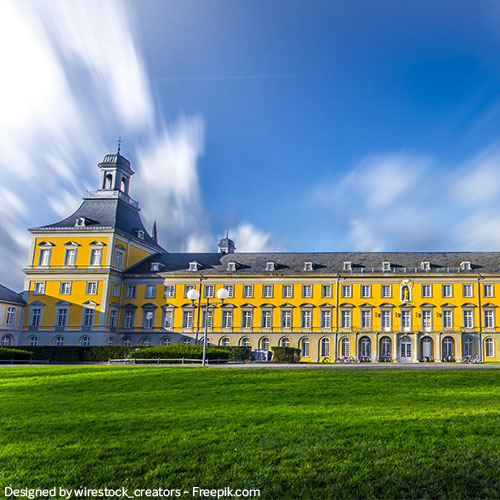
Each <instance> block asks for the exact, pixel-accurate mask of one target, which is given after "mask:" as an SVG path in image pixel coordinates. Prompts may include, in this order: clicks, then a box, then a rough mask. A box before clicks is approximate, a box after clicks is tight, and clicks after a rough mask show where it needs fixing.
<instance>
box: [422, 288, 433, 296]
mask: <svg viewBox="0 0 500 500" xmlns="http://www.w3.org/2000/svg"><path fill="white" fill-rule="evenodd" d="M422 297H427V298H428V297H432V285H422Z"/></svg>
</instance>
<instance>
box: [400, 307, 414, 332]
mask: <svg viewBox="0 0 500 500" xmlns="http://www.w3.org/2000/svg"><path fill="white" fill-rule="evenodd" d="M412 317H413V314H412V311H411V309H403V310H402V311H401V330H402V331H403V332H409V331H411V328H412V326H411V325H412V319H413V318H412Z"/></svg>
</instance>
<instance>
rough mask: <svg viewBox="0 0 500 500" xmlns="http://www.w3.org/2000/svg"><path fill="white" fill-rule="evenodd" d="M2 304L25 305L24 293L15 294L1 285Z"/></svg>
mask: <svg viewBox="0 0 500 500" xmlns="http://www.w3.org/2000/svg"><path fill="white" fill-rule="evenodd" d="M0 302H9V303H10V304H19V305H23V306H24V305H25V304H26V302H25V301H24V300H23V295H22V293H17V292H14V290H11V289H10V288H7V287H6V286H3V285H0Z"/></svg>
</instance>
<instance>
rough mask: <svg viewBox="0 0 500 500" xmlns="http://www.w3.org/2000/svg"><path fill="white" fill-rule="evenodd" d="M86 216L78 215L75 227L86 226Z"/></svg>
mask: <svg viewBox="0 0 500 500" xmlns="http://www.w3.org/2000/svg"><path fill="white" fill-rule="evenodd" d="M85 222H86V220H85V217H77V219H76V221H75V227H85Z"/></svg>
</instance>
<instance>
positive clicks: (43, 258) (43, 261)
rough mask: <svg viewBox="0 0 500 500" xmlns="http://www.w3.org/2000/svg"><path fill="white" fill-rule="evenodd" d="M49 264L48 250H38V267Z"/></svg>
mask: <svg viewBox="0 0 500 500" xmlns="http://www.w3.org/2000/svg"><path fill="white" fill-rule="evenodd" d="M49 264H50V250H49V249H48V248H43V249H42V250H40V258H39V259H38V265H40V266H48V265H49Z"/></svg>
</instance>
